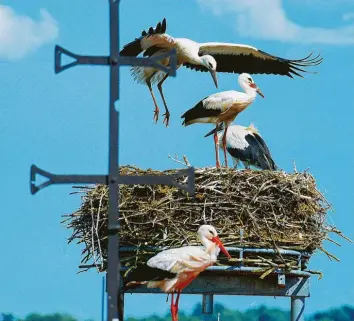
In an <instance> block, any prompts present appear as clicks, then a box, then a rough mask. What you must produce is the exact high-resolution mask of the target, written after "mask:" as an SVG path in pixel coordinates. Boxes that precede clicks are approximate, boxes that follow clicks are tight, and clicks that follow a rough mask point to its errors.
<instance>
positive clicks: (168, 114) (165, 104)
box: [157, 74, 170, 127]
mask: <svg viewBox="0 0 354 321" xmlns="http://www.w3.org/2000/svg"><path fill="white" fill-rule="evenodd" d="M167 77H168V74H166V75H165V76H164V77H163V78H162V80H161V81H160V82H159V83H158V84H157V88H158V89H159V92H160V95H161V98H162V101H163V104H164V106H165V111H166V112H165V113H164V114H163V115H162V116H165V118H164V120H163V123H164V124H165V125H166V127H168V124H169V121H170V112H169V110H168V107H167V103H166V100H165V96H164V95H163V91H162V84H163V83H164V81H165V80H166V79H167Z"/></svg>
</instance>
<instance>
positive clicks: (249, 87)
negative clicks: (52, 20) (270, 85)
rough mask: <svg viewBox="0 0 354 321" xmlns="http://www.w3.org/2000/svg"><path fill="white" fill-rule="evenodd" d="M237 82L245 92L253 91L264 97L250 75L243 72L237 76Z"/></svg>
mask: <svg viewBox="0 0 354 321" xmlns="http://www.w3.org/2000/svg"><path fill="white" fill-rule="evenodd" d="M238 83H239V85H240V87H241V88H243V89H244V91H245V92H255V93H258V94H259V95H260V96H262V97H263V98H264V95H263V93H262V92H261V90H260V89H259V88H258V87H257V85H256V84H255V82H254V81H253V79H252V77H251V75H249V74H246V73H243V74H241V75H240V76H239V77H238Z"/></svg>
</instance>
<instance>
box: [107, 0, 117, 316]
mask: <svg viewBox="0 0 354 321" xmlns="http://www.w3.org/2000/svg"><path fill="white" fill-rule="evenodd" d="M118 12H119V0H109V20H110V21H109V34H110V90H109V165H108V168H109V174H108V188H109V205H108V257H109V260H108V268H107V290H108V291H107V292H108V300H107V312H108V320H112V321H113V320H114V321H116V320H117V321H118V309H117V303H118V291H119V289H120V273H119V271H120V266H119V208H118V203H119V200H118V193H119V186H118V184H117V181H118V180H117V178H118V124H119V119H118V117H119V115H118V112H117V111H116V109H115V103H116V101H117V100H118V98H119V92H118V90H119V68H118V55H119V51H118V50H119V44H118V41H119V40H118V37H119V30H118V26H119V20H118V18H119V17H118Z"/></svg>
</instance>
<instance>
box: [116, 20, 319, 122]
mask: <svg viewBox="0 0 354 321" xmlns="http://www.w3.org/2000/svg"><path fill="white" fill-rule="evenodd" d="M173 48H175V49H176V52H177V68H179V67H180V66H185V67H187V68H190V69H193V70H196V71H202V72H206V71H209V72H210V74H211V76H212V78H213V80H214V83H215V86H216V88H217V87H218V80H217V75H216V72H227V73H238V74H241V73H245V72H246V73H249V74H275V75H282V76H288V77H291V78H293V75H296V76H299V77H303V76H302V75H301V73H302V72H308V71H306V70H305V69H306V68H307V67H310V66H316V65H319V64H320V63H321V62H322V60H323V58H321V57H320V55H317V56H314V57H313V55H312V53H310V54H309V55H308V56H306V57H304V58H302V59H297V60H290V59H284V58H280V57H277V56H274V55H271V54H268V53H266V52H265V51H263V50H260V49H257V48H255V47H252V46H248V45H243V44H234V43H222V42H208V43H198V42H195V41H193V40H191V39H188V38H174V37H171V36H170V35H168V34H167V33H166V19H163V21H162V23H160V22H159V23H158V24H157V26H156V28H155V29H154V28H152V27H150V29H149V30H148V31H143V32H142V35H141V37H139V38H136V39H135V40H134V41H132V42H130V43H128V44H126V45H125V46H124V47H123V49H122V50H121V52H120V55H121V56H134V57H135V56H138V55H139V54H141V53H143V56H147V57H157V56H159V55H161V54H163V53H166V52H168V51H170V50H171V49H173ZM160 63H161V64H163V65H165V66H167V65H168V64H169V59H168V58H165V59H163V60H161V61H160ZM132 74H133V76H134V78H135V80H136V81H137V82H139V83H145V84H146V85H147V86H148V87H149V90H150V93H151V96H152V99H153V101H154V105H155V112H154V119H155V121H156V122H157V120H158V115H159V107H158V105H157V102H156V98H155V96H154V93H153V91H152V84H154V83H157V87H158V89H159V92H160V94H161V97H162V100H163V103H164V107H165V110H166V113H165V114H164V116H165V118H164V121H163V122H164V123H165V124H166V126H168V123H169V116H170V112H169V110H168V107H167V103H166V100H165V97H164V94H163V91H162V84H163V83H164V81H165V80H166V78H167V77H168V74H166V73H164V72H161V71H159V70H158V69H156V68H152V67H147V68H145V67H133V68H132Z"/></svg>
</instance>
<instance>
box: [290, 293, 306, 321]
mask: <svg viewBox="0 0 354 321" xmlns="http://www.w3.org/2000/svg"><path fill="white" fill-rule="evenodd" d="M304 311H305V297H296V296H295V297H294V296H292V297H291V321H305V318H304Z"/></svg>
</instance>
